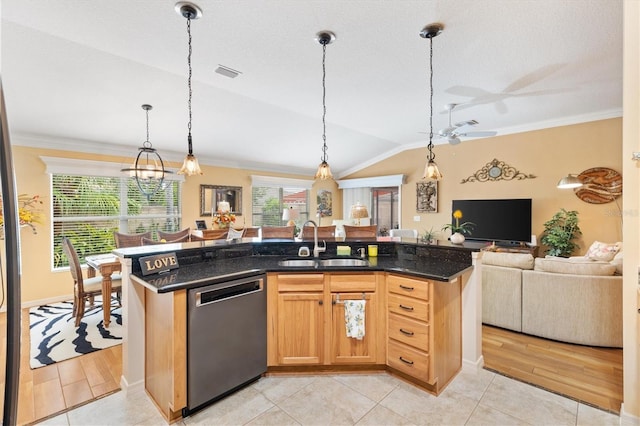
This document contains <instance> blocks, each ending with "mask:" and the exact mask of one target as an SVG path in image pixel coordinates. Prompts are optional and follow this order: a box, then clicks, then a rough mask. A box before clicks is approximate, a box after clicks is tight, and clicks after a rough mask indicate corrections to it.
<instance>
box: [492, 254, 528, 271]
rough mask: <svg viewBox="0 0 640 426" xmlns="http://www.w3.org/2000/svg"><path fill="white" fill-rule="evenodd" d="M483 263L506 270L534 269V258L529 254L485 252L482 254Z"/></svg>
mask: <svg viewBox="0 0 640 426" xmlns="http://www.w3.org/2000/svg"><path fill="white" fill-rule="evenodd" d="M482 263H483V264H484V265H494V266H504V267H506V268H518V269H533V256H532V255H531V254H529V253H503V252H493V251H485V252H482Z"/></svg>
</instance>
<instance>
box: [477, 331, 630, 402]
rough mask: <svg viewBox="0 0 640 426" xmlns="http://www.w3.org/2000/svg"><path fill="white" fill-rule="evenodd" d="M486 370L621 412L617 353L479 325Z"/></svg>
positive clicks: (619, 362) (619, 359) (619, 363)
mask: <svg viewBox="0 0 640 426" xmlns="http://www.w3.org/2000/svg"><path fill="white" fill-rule="evenodd" d="M482 354H483V356H484V365H485V368H488V369H490V370H493V371H496V372H499V373H502V374H504V375H505V376H509V377H512V378H515V379H518V380H521V381H523V382H527V383H531V384H533V385H536V386H539V387H541V388H544V389H547V390H550V391H552V392H555V393H558V394H561V395H564V396H567V397H570V398H573V399H576V400H578V401H581V402H584V403H587V404H590V405H593V406H596V407H598V408H601V409H603V410H607V411H610V412H614V413H618V414H619V413H620V404H621V403H622V349H611V348H597V347H590V346H580V345H571V344H568V343H561V342H555V341H551V340H546V339H541V338H537V337H533V336H528V335H525V334H521V333H515V332H512V331H508V330H504V329H501V328H496V327H491V326H486V325H483V326H482Z"/></svg>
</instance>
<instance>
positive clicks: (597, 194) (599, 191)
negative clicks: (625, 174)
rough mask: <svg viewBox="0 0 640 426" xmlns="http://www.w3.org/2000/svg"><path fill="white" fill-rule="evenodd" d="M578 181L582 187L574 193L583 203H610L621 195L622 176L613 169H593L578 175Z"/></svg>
mask: <svg viewBox="0 0 640 426" xmlns="http://www.w3.org/2000/svg"><path fill="white" fill-rule="evenodd" d="M578 179H580V180H581V181H582V186H581V187H580V188H576V189H574V192H575V193H576V196H577V197H578V198H580V199H581V200H582V201H584V202H585V203H590V204H605V203H610V202H612V201H614V200H615V199H616V198H618V197H620V196H621V195H622V176H620V173H618V172H616V171H615V170H613V169H608V168H606V167H594V168H592V169H587V170H585V171H584V172H582V173H580V174H579V175H578Z"/></svg>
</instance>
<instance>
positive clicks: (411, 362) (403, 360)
mask: <svg viewBox="0 0 640 426" xmlns="http://www.w3.org/2000/svg"><path fill="white" fill-rule="evenodd" d="M398 358H400V361H402V362H404V363H405V364H409V365H413V361H409V360H408V359H404V358H402V357H398Z"/></svg>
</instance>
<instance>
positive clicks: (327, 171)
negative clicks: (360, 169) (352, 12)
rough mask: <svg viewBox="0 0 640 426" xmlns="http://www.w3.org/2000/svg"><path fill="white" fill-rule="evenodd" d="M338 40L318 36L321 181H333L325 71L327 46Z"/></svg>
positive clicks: (322, 34) (332, 36)
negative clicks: (319, 55)
mask: <svg viewBox="0 0 640 426" xmlns="http://www.w3.org/2000/svg"><path fill="white" fill-rule="evenodd" d="M335 39H336V35H335V34H334V33H332V32H331V31H320V32H319V33H317V34H316V41H317V42H318V43H320V45H322V162H321V163H320V165H319V166H318V171H317V172H316V175H315V178H316V179H320V180H326V179H333V175H332V174H331V168H330V167H329V163H327V124H326V120H325V118H326V116H327V105H326V102H325V100H326V91H327V87H326V84H325V78H326V75H327V72H326V69H325V58H326V56H327V44H331V43H333V41H334V40H335Z"/></svg>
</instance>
